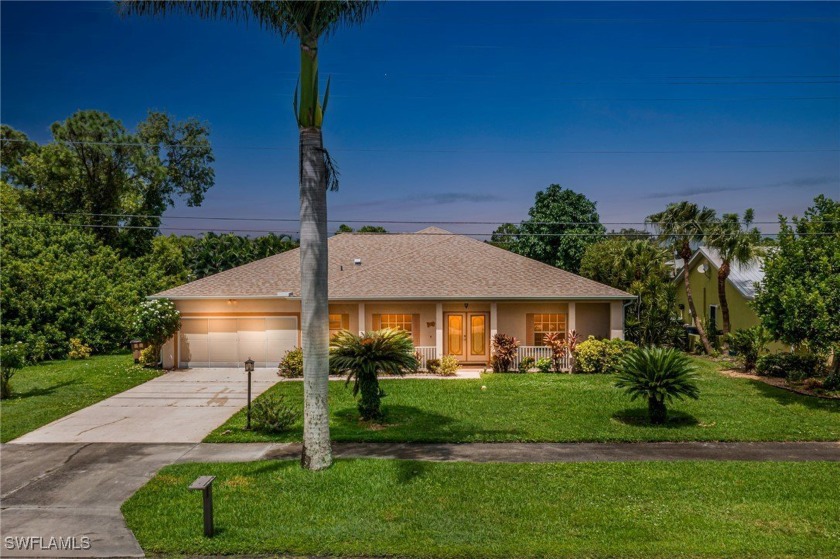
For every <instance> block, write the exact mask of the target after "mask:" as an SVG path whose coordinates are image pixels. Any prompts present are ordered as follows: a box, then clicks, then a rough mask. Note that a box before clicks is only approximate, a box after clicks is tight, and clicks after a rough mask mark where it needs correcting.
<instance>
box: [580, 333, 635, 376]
mask: <svg viewBox="0 0 840 559" xmlns="http://www.w3.org/2000/svg"><path fill="white" fill-rule="evenodd" d="M635 349H636V344H634V343H633V342H628V341H626V340H619V339H614V340H599V339H596V338H595V337H594V336H589V338H588V339H586V340H584V341H582V342H581V343H579V344H577V347H576V348H575V359H574V368H573V370H572V372H573V373H582V374H611V373H615V372H617V371H618V370H619V369H620V367H621V361H622V360H623V359H624V357H625V356H626V355H627V354H628V353H630V352H631V351H633V350H635Z"/></svg>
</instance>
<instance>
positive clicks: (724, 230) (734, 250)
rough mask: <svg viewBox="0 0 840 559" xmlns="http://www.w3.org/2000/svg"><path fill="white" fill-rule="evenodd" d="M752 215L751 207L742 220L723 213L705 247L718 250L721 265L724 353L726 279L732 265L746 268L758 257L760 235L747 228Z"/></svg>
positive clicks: (726, 348)
mask: <svg viewBox="0 0 840 559" xmlns="http://www.w3.org/2000/svg"><path fill="white" fill-rule="evenodd" d="M754 215H755V212H753V210H752V208H749V209H747V210H746V211H745V212H744V217H743V219H742V218H740V217H738V214H735V213H728V214H723V216H722V217H721V219H720V221H718V222H717V223H715V225H714V227H712V229H711V232H710V234H708V235H707V236H706V239H705V243H706V245H707V246H709V247H711V248H713V249H715V250H717V252H718V254H719V255H720V259H721V265H720V268H718V273H717V288H718V299H719V300H720V312H721V315H722V317H723V350H724V352H727V351H729V335H728V334H729V333H730V331H731V329H732V323H731V322H730V321H729V303H728V302H727V300H726V279H727V278H728V277H729V274H730V272H731V269H732V265H733V264H734V265H737V266H747V265H749V264H752V263H753V262H755V260H756V259H757V258H758V255H759V252H760V248H759V243H760V242H761V232H760V231H759V230H758V229H757V228H755V227H752V228H750V225H752V222H753V219H754Z"/></svg>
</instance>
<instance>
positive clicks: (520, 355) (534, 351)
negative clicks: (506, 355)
mask: <svg viewBox="0 0 840 559" xmlns="http://www.w3.org/2000/svg"><path fill="white" fill-rule="evenodd" d="M553 355H554V353H553V352H552V351H551V348H550V347H548V346H533V345H523V346H519V349H518V350H517V352H516V357H515V358H514V360H513V369H514V370H516V369H518V368H519V363H521V362H522V360H523V359H524V358H526V357H532V358H533V359H534V361H538V360H539V359H543V358H546V359H551V358H552V356H553ZM570 368H571V367H570V363H569V351H568V350H567V351H566V355H565V356H564V357H563V359H562V360H561V361H560V369H561V370H562V371H568V370H569V369H570Z"/></svg>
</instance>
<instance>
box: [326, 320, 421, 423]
mask: <svg viewBox="0 0 840 559" xmlns="http://www.w3.org/2000/svg"><path fill="white" fill-rule="evenodd" d="M418 366H419V363H418V362H417V358H416V357H415V355H414V343H413V342H412V340H411V335H410V334H408V333H407V332H405V331H403V330H395V329H391V328H385V329H383V330H378V331H376V332H366V333H365V334H363V335H356V334H353V333H351V332H348V331H346V330H342V331H341V332H339V333H338V334H336V335H335V336H333V338H332V340H331V341H330V368H331V369H334V370H337V371H341V372H343V373H345V374H346V375H347V383H346V384H349V383H350V381H351V380H353V381H354V383H353V395H354V396H356V395H358V394H361V397H360V399H359V404H358V407H359V414H360V415H361V416H362V419H363V420H365V421H368V420H378V419H382V411H381V409H380V403H381V400H382V397H383V396H385V394H384V392H382V390H380V388H379V379H378V376H379V374H390V375H402V374H405V373H408V372H414V371H416V370H417V367H418Z"/></svg>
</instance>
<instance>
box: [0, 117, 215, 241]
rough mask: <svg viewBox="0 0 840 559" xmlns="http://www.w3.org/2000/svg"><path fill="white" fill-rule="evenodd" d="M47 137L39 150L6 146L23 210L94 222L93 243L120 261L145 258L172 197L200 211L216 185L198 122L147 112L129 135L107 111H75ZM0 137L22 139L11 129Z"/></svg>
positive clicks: (5, 155)
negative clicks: (108, 249) (48, 140)
mask: <svg viewBox="0 0 840 559" xmlns="http://www.w3.org/2000/svg"><path fill="white" fill-rule="evenodd" d="M50 131H51V133H52V142H51V143H49V144H45V145H43V146H39V145H37V144H35V143H33V142H24V143H19V142H15V146H12V143H8V148H7V143H6V142H3V165H4V171H5V173H4V177H5V180H7V181H9V182H10V184H12V185H13V186H15V187H16V188H18V189H20V192H21V203H22V204H23V206H24V207H25V208H26V209H27V210H28V211H30V212H32V213H35V214H44V213H46V214H52V215H53V216H54V217H55V218H56V219H58V220H60V221H64V222H68V223H76V224H82V223H85V224H88V223H89V224H93V225H95V227H94V228H93V229H92V231H93V232H94V233H95V234H96V236H97V238H98V239H100V240H101V241H103V242H104V243H105V244H106V245H107V246H109V247H111V248H113V249H115V250H117V251H118V252H119V253H120V254H123V255H131V256H140V255H142V254H146V253H147V252H149V250H150V248H151V243H152V239H153V238H154V237H155V236H156V235H157V234H158V231H157V228H158V227H159V226H160V216H161V215H163V212H164V211H165V210H166V209H167V208H170V207H172V206H174V204H175V200H176V198H180V199H183V200H185V201H186V203H187V205H189V206H198V205H201V202H202V201H203V200H204V194H205V193H206V192H207V190H208V189H209V188H210V187H211V186H212V185H213V182H214V180H215V175H214V171H213V169H212V167H211V165H212V163H213V162H214V158H213V151H212V149H211V147H210V140H209V138H208V134H209V131H208V128H207V126H206V125H204V124H202V123H200V122H198V121H197V120H195V119H188V120H185V121H174V120H172V119H171V117H170V116H168V115H166V114H164V113H158V112H149V114H148V116H147V117H146V120H144V121H143V122H141V123H140V124H138V126H137V131H136V132H129V131H128V130H127V129H126V128H125V127H124V126H123V124H122V123H121V122H120V121H118V120H115V119H113V118H111V117H110V116H109V115H108V114H106V113H103V112H100V111H77V112H76V113H74V114H73V115H72V116H70V117H69V118H67V120H65V121H63V122H56V123H54V124H53V125H52V126H51V127H50ZM3 135H4V137H11V138H14V139H17V140H25V139H26V136H25V135H23V134H22V133H21V132H18V131H16V130H13V129H10V128H8V127H4V130H3ZM24 156H25V157H24ZM137 227H141V228H140V229H138V228H137ZM142 228H148V229H142Z"/></svg>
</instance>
